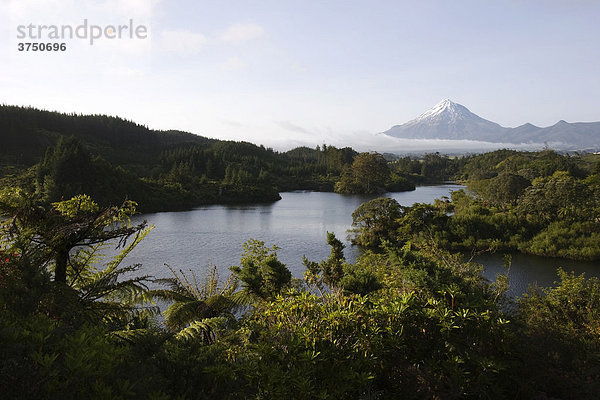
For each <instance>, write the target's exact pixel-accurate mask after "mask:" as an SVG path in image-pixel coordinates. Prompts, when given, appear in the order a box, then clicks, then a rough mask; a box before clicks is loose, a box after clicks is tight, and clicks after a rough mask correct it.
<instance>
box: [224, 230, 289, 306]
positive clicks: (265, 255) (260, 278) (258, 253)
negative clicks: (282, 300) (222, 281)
mask: <svg viewBox="0 0 600 400" xmlns="http://www.w3.org/2000/svg"><path fill="white" fill-rule="evenodd" d="M277 249H278V247H277V246H273V247H272V248H268V247H266V246H265V243H264V242H263V241H260V240H256V239H250V240H248V241H247V242H246V243H244V251H243V253H242V258H241V260H240V265H239V266H233V267H231V271H232V272H233V273H234V275H235V277H236V278H237V279H239V281H240V282H241V284H242V295H245V296H249V297H250V298H254V299H260V300H269V299H272V298H273V297H275V296H276V295H277V294H279V293H280V292H281V291H282V290H283V289H284V288H286V287H288V286H289V284H290V282H291V280H292V274H291V272H290V270H289V269H287V267H286V266H285V264H283V263H282V262H281V261H279V260H278V259H277Z"/></svg>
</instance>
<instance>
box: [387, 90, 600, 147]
mask: <svg viewBox="0 0 600 400" xmlns="http://www.w3.org/2000/svg"><path fill="white" fill-rule="evenodd" d="M383 133H384V134H386V135H388V136H392V137H396V138H405V139H446V140H465V139H466V140H476V141H482V142H492V143H516V144H519V143H552V144H553V145H554V146H555V147H561V148H565V149H574V148H580V149H582V148H598V147H600V122H588V123H583V122H579V123H572V124H570V123H568V122H565V121H559V122H558V123H556V124H555V125H552V126H549V127H546V128H540V127H537V126H535V125H532V124H529V123H527V124H524V125H521V126H519V127H517V128H505V127H503V126H500V125H498V124H497V123H495V122H492V121H488V120H487V119H484V118H481V117H480V116H478V115H476V114H473V113H472V112H471V111H469V110H468V109H467V108H466V107H465V106H463V105H461V104H457V103H454V102H452V101H451V100H448V99H445V100H442V101H440V102H439V103H438V104H436V105H435V106H434V107H433V108H431V109H429V110H427V111H426V112H424V113H423V114H421V115H420V116H418V117H417V118H415V119H413V120H411V121H408V122H406V123H404V124H402V125H395V126H393V127H392V128H390V129H389V130H387V131H385V132H383ZM561 144H562V145H561Z"/></svg>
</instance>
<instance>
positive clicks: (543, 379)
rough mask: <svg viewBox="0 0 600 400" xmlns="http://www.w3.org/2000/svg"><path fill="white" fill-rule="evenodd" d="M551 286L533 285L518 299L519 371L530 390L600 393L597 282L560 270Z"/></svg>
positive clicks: (578, 394) (561, 393) (572, 394)
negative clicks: (521, 358)
mask: <svg viewBox="0 0 600 400" xmlns="http://www.w3.org/2000/svg"><path fill="white" fill-rule="evenodd" d="M558 276H559V278H560V281H559V282H558V285H557V286H556V287H555V288H546V289H537V288H532V289H531V290H530V291H529V293H528V294H527V295H524V296H523V298H522V299H520V301H519V314H518V315H519V323H520V325H521V331H522V334H523V337H524V340H523V341H522V342H521V343H519V346H522V347H519V349H518V350H521V351H526V352H527V357H524V358H523V365H522V366H520V367H521V368H520V369H519V371H518V372H519V373H521V374H522V377H523V378H522V379H523V381H527V382H534V385H528V386H525V387H524V390H527V391H528V392H529V393H528V392H525V393H524V396H528V395H530V393H531V392H532V391H535V390H538V391H540V392H541V391H543V392H545V393H547V395H548V396H549V397H550V396H551V397H558V398H573V399H574V398H577V399H593V398H597V395H598V393H599V392H600V385H599V383H598V382H600V381H599V380H598V377H599V375H598V371H599V369H600V282H599V281H598V279H595V278H590V279H584V276H583V275H580V276H576V275H575V274H573V273H567V272H565V271H563V270H561V269H559V270H558Z"/></svg>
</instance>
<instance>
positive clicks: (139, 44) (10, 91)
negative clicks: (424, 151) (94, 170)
mask: <svg viewBox="0 0 600 400" xmlns="http://www.w3.org/2000/svg"><path fill="white" fill-rule="evenodd" d="M599 19H600V2H599V1H587V0H565V1H561V0H546V1H538V0H528V1H503V0H495V1H481V0H477V1H461V0H455V1H447V0H443V1H442V0H430V1H378V0H368V1H367V0H365V1H355V0H340V1H337V0H331V1H330V0H319V1H315V0H301V1H291V0H272V1H271V0H246V1H241V0H240V1H230V0H220V1H203V0H199V1H198V0H97V1H92V0H0V55H1V59H0V61H1V62H0V103H3V104H10V105H27V106H34V107H38V108H42V109H48V110H57V111H61V112H69V113H71V112H75V113H84V114H108V115H117V116H120V117H123V118H126V119H130V120H133V121H135V122H138V123H140V124H143V125H147V126H148V127H150V128H153V129H178V130H184V131H188V132H192V133H196V134H199V135H203V136H208V137H215V138H221V139H234V140H247V141H251V142H254V143H259V144H264V145H267V146H270V147H275V148H276V149H281V150H283V149H288V148H292V147H294V146H296V145H311V146H316V145H317V144H321V143H328V144H335V145H352V146H354V147H357V148H358V149H360V150H369V149H377V147H378V146H384V145H385V143H383V142H384V141H385V139H383V138H382V137H381V135H375V134H376V133H378V132H382V131H385V130H387V129H389V128H390V127H391V126H393V125H396V124H401V123H404V122H406V121H408V120H410V119H413V118H415V117H417V116H418V115H420V114H421V113H423V112H424V111H425V110H427V109H429V108H431V107H432V106H434V105H435V104H436V103H437V102H438V101H440V100H441V99H445V98H449V99H451V100H453V101H454V102H457V103H460V104H463V105H465V106H466V107H467V108H469V109H470V110H471V111H472V112H474V113H475V114H477V115H479V116H481V117H483V118H486V119H489V120H491V121H494V122H497V123H499V124H501V125H503V126H506V127H515V126H518V125H522V124H524V123H526V122H530V123H533V124H534V125H537V126H549V125H553V124H554V123H556V122H557V121H558V120H561V119H563V120H566V121H568V122H579V121H599V120H600V51H599V50H600V24H599V23H598V20H599ZM84 20H87V23H88V25H97V26H99V27H101V28H105V27H107V26H109V25H115V26H117V25H122V24H128V23H129V21H130V20H131V21H132V22H133V24H134V25H136V26H138V25H143V26H144V27H146V28H147V31H148V33H147V35H146V37H145V38H138V37H136V38H133V39H131V38H129V37H124V38H121V39H108V38H99V39H97V40H96V41H95V42H94V43H93V44H90V41H89V38H86V39H80V38H66V39H62V40H56V39H53V40H45V42H63V43H66V50H65V51H64V52H61V51H58V52H31V51H30V52H26V51H18V44H19V43H20V42H24V41H29V42H33V41H38V42H40V41H44V40H38V39H31V38H29V39H28V38H26V39H20V38H17V35H18V27H19V26H20V25H24V26H28V25H29V24H33V25H35V26H40V25H46V26H50V25H56V26H63V25H71V26H73V27H77V26H80V25H82V24H83V23H84ZM88 36H89V35H88ZM421 144H423V143H421ZM425 144H427V143H425ZM406 145H407V146H409V147H410V145H409V144H408V143H407V144H406Z"/></svg>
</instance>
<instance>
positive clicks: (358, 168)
mask: <svg viewBox="0 0 600 400" xmlns="http://www.w3.org/2000/svg"><path fill="white" fill-rule="evenodd" d="M389 176H390V169H389V167H388V165H387V161H386V160H385V158H384V157H383V156H382V155H381V154H379V153H361V154H358V155H357V156H356V157H354V161H353V162H352V165H351V166H346V167H345V168H344V170H343V171H342V176H341V178H340V180H339V181H338V182H337V183H336V184H335V191H336V192H337V193H381V192H385V184H386V182H387V181H388V179H389Z"/></svg>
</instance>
